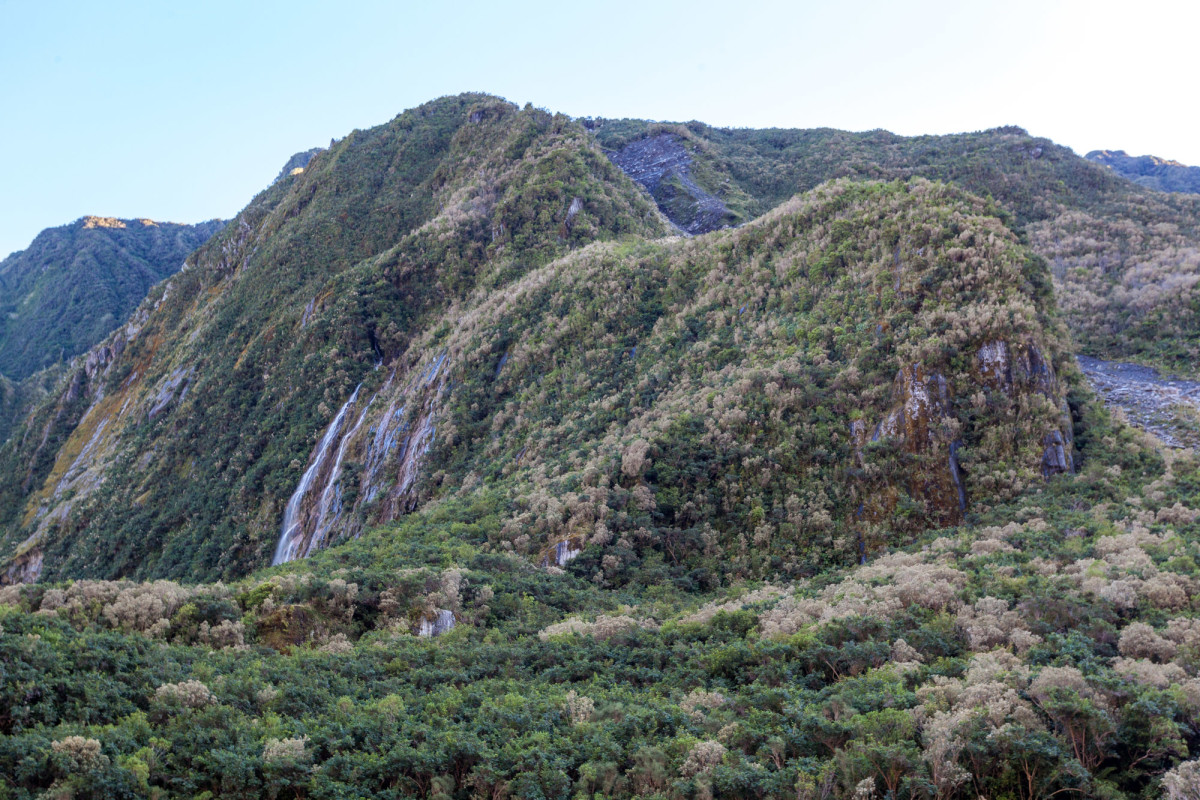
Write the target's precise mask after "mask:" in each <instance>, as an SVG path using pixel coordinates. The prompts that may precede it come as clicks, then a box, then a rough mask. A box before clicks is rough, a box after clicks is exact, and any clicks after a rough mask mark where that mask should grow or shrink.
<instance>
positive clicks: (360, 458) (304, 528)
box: [273, 353, 447, 564]
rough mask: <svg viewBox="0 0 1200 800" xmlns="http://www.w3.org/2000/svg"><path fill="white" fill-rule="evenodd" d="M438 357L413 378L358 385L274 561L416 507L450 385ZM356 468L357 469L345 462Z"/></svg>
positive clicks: (317, 460) (295, 500) (317, 457)
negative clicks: (366, 391)
mask: <svg viewBox="0 0 1200 800" xmlns="http://www.w3.org/2000/svg"><path fill="white" fill-rule="evenodd" d="M445 362H446V355H445V354H444V353H442V354H439V355H437V356H435V357H434V358H432V359H431V360H430V363H428V364H427V365H425V366H424V367H423V368H421V369H419V370H416V371H415V372H414V373H413V374H410V375H399V376H398V372H397V369H396V368H393V369H392V370H391V372H390V373H389V375H388V378H387V380H386V381H385V382H384V384H383V386H382V387H380V388H379V390H378V391H376V392H374V393H372V394H370V396H368V397H365V398H362V397H360V392H361V391H362V386H361V385H360V386H359V387H358V388H357V389H355V390H354V393H353V394H352V395H351V397H350V399H349V400H347V401H346V403H345V404H344V405H343V406H342V407H341V409H339V410H338V412H337V415H336V416H335V417H334V419H333V421H332V422H330V423H329V426H328V427H327V428H326V430H325V432H324V434H323V435H322V437H321V440H320V442H319V443H318V444H317V447H316V448H315V450H314V451H313V455H312V456H311V457H310V458H309V466H308V467H307V469H306V470H305V472H304V475H303V476H302V478H301V480H300V484H299V485H298V486H297V487H296V491H295V493H293V495H292V497H291V500H289V501H288V505H287V509H286V510H285V512H284V518H283V523H282V527H281V531H280V539H279V544H278V546H277V547H276V550H275V558H274V561H273V563H275V564H282V563H284V562H287V561H291V560H293V559H296V558H304V557H306V556H308V555H309V554H311V553H312V552H313V551H314V550H317V549H319V548H321V547H324V546H326V545H328V544H329V543H331V542H332V541H334V540H335V539H337V538H339V537H342V536H347V535H352V536H356V535H358V534H359V533H361V531H362V528H363V525H364V523H365V522H370V523H373V524H380V523H383V522H389V521H391V520H393V519H396V518H397V517H398V516H400V515H401V514H403V513H405V512H407V511H410V510H411V509H412V507H413V505H414V504H415V499H416V498H415V488H416V484H417V479H418V477H419V475H420V472H421V467H422V464H423V462H424V458H425V455H426V453H428V452H429V448H430V446H431V445H432V444H433V437H434V433H435V430H436V426H435V423H436V418H437V408H438V406H439V404H440V403H441V400H442V396H443V394H444V392H445V390H446V388H447V386H446V383H445V381H444V379H441V378H440V376H441V375H442V374H443V372H442V370H443V367H444V366H445ZM349 463H353V464H355V465H358V467H359V470H358V471H357V472H356V473H354V474H346V473H347V470H346V469H345V466H346V465H347V464H349Z"/></svg>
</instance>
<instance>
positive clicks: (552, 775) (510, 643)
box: [0, 403, 1200, 798]
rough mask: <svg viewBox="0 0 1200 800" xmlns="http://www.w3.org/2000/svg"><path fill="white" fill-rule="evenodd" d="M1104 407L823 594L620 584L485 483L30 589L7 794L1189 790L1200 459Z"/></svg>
mask: <svg viewBox="0 0 1200 800" xmlns="http://www.w3.org/2000/svg"><path fill="white" fill-rule="evenodd" d="M1082 407H1084V408H1087V409H1089V410H1088V411H1087V412H1086V414H1085V418H1084V419H1083V420H1082V430H1085V431H1087V437H1086V439H1085V440H1084V441H1082V443H1081V444H1082V448H1081V453H1082V454H1083V456H1084V457H1085V458H1086V462H1085V467H1084V469H1083V471H1082V474H1081V475H1079V476H1077V477H1062V478H1059V479H1056V480H1054V481H1052V482H1050V483H1048V484H1046V485H1045V486H1043V487H1041V488H1038V489H1036V490H1035V491H1031V492H1028V493H1026V494H1025V495H1023V496H1022V497H1021V498H1020V499H1018V500H1016V501H1014V502H1013V503H1007V504H1001V505H997V506H996V507H995V508H993V509H991V510H990V511H988V512H987V513H985V514H982V515H973V516H972V518H971V519H970V520H968V524H967V525H964V526H962V527H959V528H956V529H949V530H943V531H938V532H935V533H933V534H930V535H928V536H927V537H925V538H923V539H921V540H920V541H919V542H918V543H917V544H915V545H914V546H912V547H909V548H904V549H901V550H898V551H895V552H893V553H891V554H889V555H886V556H883V555H881V556H879V557H876V558H874V559H872V562H871V563H870V564H868V565H866V566H863V567H858V568H855V569H853V570H848V571H833V572H829V573H826V574H824V575H822V576H821V577H820V578H819V579H817V580H814V581H804V582H799V583H795V584H791V583H749V584H742V585H739V586H737V587H734V588H730V589H728V590H726V591H722V592H720V593H717V594H712V593H704V592H702V593H693V592H690V591H683V590H681V589H680V588H679V587H678V586H677V585H673V584H672V583H671V582H670V581H664V580H663V579H662V577H661V576H660V575H659V574H658V571H659V570H660V565H659V563H658V562H657V561H656V560H654V559H647V560H644V561H639V562H637V563H633V564H631V565H629V567H628V570H627V572H626V578H625V580H624V581H623V582H622V583H621V584H620V585H618V586H615V587H611V588H607V589H601V588H599V587H598V586H597V585H596V583H595V582H594V581H593V580H592V575H591V572H592V567H591V565H592V564H593V563H594V559H595V558H598V557H599V556H600V553H601V552H602V551H601V550H600V548H599V547H598V546H593V547H592V548H589V551H590V552H588V553H585V554H584V555H583V556H581V557H580V558H578V559H576V560H575V561H573V562H572V563H571V564H570V565H568V568H567V569H566V571H565V572H564V571H562V570H557V569H549V570H547V569H538V568H536V567H534V566H533V565H532V564H530V562H529V561H528V560H526V559H523V558H518V557H514V556H512V555H508V554H501V553H495V552H491V551H490V549H489V547H488V542H489V541H490V540H491V539H492V538H494V537H496V536H497V535H498V534H499V533H500V530H501V527H502V520H503V519H504V517H505V516H506V514H507V513H508V511H509V509H506V508H505V507H504V501H503V500H502V499H501V498H500V497H499V496H497V495H496V494H495V493H494V492H490V491H486V490H480V491H476V492H473V493H469V494H467V495H466V496H464V497H462V498H458V499H453V500H448V501H446V502H444V503H442V504H439V505H438V506H436V507H434V508H431V509H429V510H428V511H425V512H421V513H418V514H415V515H413V516H410V517H407V518H406V519H405V520H404V521H402V522H401V523H399V524H397V525H393V526H389V527H386V528H382V529H379V530H375V531H373V532H371V533H370V534H369V535H367V536H364V537H363V538H362V539H361V540H359V541H356V542H353V543H350V544H346V545H342V546H339V547H335V548H331V549H330V550H327V551H324V552H322V553H320V554H319V555H318V556H316V557H315V558H313V559H311V560H307V561H304V562H298V563H296V564H293V565H288V566H287V567H284V568H278V569H275V570H272V571H269V572H266V573H263V574H260V575H256V576H253V577H251V578H248V579H246V580H244V581H242V582H239V583H237V584H233V585H227V586H222V585H215V586H199V587H192V588H189V587H180V586H177V585H174V584H170V583H166V582H159V583H155V584H143V585H139V584H129V583H111V584H110V583H104V582H95V581H77V582H74V583H68V584H62V585H35V586H27V587H11V588H8V589H5V590H3V592H4V594H3V595H0V600H2V601H3V602H4V603H7V604H8V605H7V606H3V605H0V625H2V626H3V631H4V633H3V637H2V638H0V647H2V648H3V651H4V652H3V655H2V657H0V669H2V670H3V680H0V692H3V698H2V700H0V708H2V709H4V711H3V713H0V774H3V775H4V776H5V780H4V781H2V782H0V796H5V797H13V798H22V797H33V796H35V795H37V794H39V793H41V792H43V791H46V790H47V789H49V790H51V791H52V792H53V796H57V797H78V798H85V797H106V798H115V797H164V798H165V797H196V796H205V797H210V796H211V797H247V798H249V797H260V796H270V797H314V798H317V797H414V796H415V797H455V798H468V797H480V798H484V797H487V798H510V797H511V798H517V797H520V798H535V797H564V798H565V797H612V798H615V797H631V796H642V797H664V798H667V797H681V798H682V797H710V796H711V797H762V798H772V797H778V798H784V797H787V798H791V797H797V796H798V797H801V798H818V797H827V796H834V797H867V796H875V797H885V796H889V793H890V796H894V797H898V798H910V797H939V798H953V797H976V796H987V797H1020V798H1033V797H1037V798H1045V797H1051V796H1053V795H1054V793H1056V792H1058V793H1064V792H1065V793H1067V794H1077V795H1080V796H1089V797H1108V798H1122V797H1125V798H1133V797H1159V796H1165V792H1164V788H1163V787H1164V786H1169V785H1182V786H1184V787H1185V788H1186V786H1189V785H1192V784H1186V783H1183V784H1172V781H1177V780H1186V778H1187V776H1188V775H1189V774H1193V772H1192V771H1193V768H1194V764H1190V765H1189V764H1184V765H1183V766H1176V765H1177V764H1178V762H1180V761H1181V760H1184V759H1187V758H1188V755H1189V753H1190V752H1191V748H1194V747H1195V746H1196V745H1197V743H1198V741H1200V688H1197V687H1200V680H1198V679H1197V678H1196V674H1197V669H1198V668H1200V661H1198V660H1197V653H1198V652H1200V649H1198V648H1200V622H1197V620H1196V619H1195V618H1194V617H1193V615H1194V614H1195V613H1196V611H1197V607H1196V605H1195V603H1196V600H1195V597H1196V594H1195V586H1194V582H1195V574H1196V559H1197V558H1200V524H1198V523H1197V516H1198V515H1197V512H1196V511H1195V510H1193V509H1196V508H1197V507H1200V471H1198V468H1200V464H1198V463H1197V461H1196V460H1195V458H1194V457H1192V456H1190V455H1176V456H1174V457H1172V458H1170V459H1167V460H1164V458H1163V456H1162V455H1161V454H1160V453H1158V452H1157V451H1156V450H1154V449H1153V448H1152V446H1151V443H1149V442H1147V441H1144V440H1142V439H1140V438H1139V437H1138V436H1135V435H1133V434H1131V433H1130V432H1129V431H1128V430H1127V429H1120V428H1113V427H1111V424H1110V422H1109V421H1108V420H1107V419H1106V418H1105V416H1104V415H1103V412H1101V411H1099V410H1097V409H1094V408H1093V407H1092V406H1090V405H1088V404H1087V403H1084V404H1083V405H1082ZM593 552H594V553H595V555H594V556H593V555H592V553H593ZM39 609H40V610H39ZM439 609H444V610H449V611H452V613H453V614H454V615H455V618H456V619H457V621H458V624H457V625H456V626H455V627H454V629H453V630H451V631H450V632H449V633H445V634H443V635H441V636H438V637H436V638H432V639H429V638H421V637H418V636H414V635H413V633H412V632H413V631H414V630H415V629H416V628H417V626H418V625H419V623H420V621H421V620H422V619H428V618H429V617H430V616H431V615H432V614H434V613H436V611H437V610H439ZM1181 776H1182V777H1181ZM1170 796H1171V797H1186V796H1187V795H1186V794H1182V793H1177V794H1173V795H1170Z"/></svg>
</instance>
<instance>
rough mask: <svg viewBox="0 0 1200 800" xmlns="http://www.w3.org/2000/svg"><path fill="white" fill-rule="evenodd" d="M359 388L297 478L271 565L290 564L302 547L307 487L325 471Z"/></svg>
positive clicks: (339, 413) (284, 514)
mask: <svg viewBox="0 0 1200 800" xmlns="http://www.w3.org/2000/svg"><path fill="white" fill-rule="evenodd" d="M361 388H362V384H361V383H360V384H359V385H358V386H357V387H355V389H354V394H352V395H350V399H349V400H347V401H346V402H345V404H344V405H343V406H342V407H341V408H340V409H338V413H337V416H335V417H334V418H333V422H331V423H329V427H328V428H327V429H326V431H325V435H324V436H322V437H321V444H320V445H319V446H318V447H317V457H316V458H314V459H313V463H312V466H310V467H309V468H308V469H306V470H305V471H304V475H303V477H301V478H300V485H299V486H297V487H296V491H295V492H293V493H292V497H291V499H290V500H288V504H287V509H286V510H285V511H284V512H283V525H282V526H281V528H280V534H279V544H278V545H277V546H276V547H275V558H274V559H272V560H271V566H275V565H276V564H283V563H285V562H287V561H291V560H292V559H294V558H296V557H297V555H299V554H300V553H299V550H300V548H301V547H302V546H303V544H304V517H303V515H302V514H301V513H300V512H301V505H302V504H303V502H304V497H305V495H307V494H308V490H309V487H311V486H312V482H313V481H314V480H315V479H316V477H317V476H318V475H319V474H320V473H321V471H322V469H323V468H324V466H325V460H326V458H328V456H329V448H330V447H332V446H333V443H334V441H336V440H337V438H338V435H339V434H340V433H341V430H342V423H343V421H344V420H345V418H346V411H347V410H349V408H350V406H352V405H354V401H355V400H357V399H358V391H359V389H361ZM340 449H341V448H339V451H340Z"/></svg>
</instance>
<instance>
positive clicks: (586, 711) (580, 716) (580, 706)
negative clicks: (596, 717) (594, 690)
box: [566, 689, 596, 725]
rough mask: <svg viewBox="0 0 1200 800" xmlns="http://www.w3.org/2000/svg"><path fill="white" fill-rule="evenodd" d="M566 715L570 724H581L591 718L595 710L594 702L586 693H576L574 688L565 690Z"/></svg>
mask: <svg viewBox="0 0 1200 800" xmlns="http://www.w3.org/2000/svg"><path fill="white" fill-rule="evenodd" d="M566 711H567V717H568V719H570V720H571V724H572V725H582V724H584V723H585V722H589V721H590V720H591V719H592V714H594V713H595V712H596V703H595V701H594V700H592V698H590V697H588V696H587V695H582V694H577V693H576V691H575V690H574V689H572V690H570V691H569V692H567V702H566Z"/></svg>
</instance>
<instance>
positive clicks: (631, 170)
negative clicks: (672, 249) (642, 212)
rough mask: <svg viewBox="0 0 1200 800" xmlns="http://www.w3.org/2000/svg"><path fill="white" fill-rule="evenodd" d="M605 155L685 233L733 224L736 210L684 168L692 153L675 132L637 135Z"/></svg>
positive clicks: (701, 231)
mask: <svg viewBox="0 0 1200 800" xmlns="http://www.w3.org/2000/svg"><path fill="white" fill-rule="evenodd" d="M608 157H609V158H610V159H611V160H612V162H613V163H614V164H616V165H617V166H618V167H620V168H621V169H622V170H624V171H625V173H626V174H627V175H629V177H631V178H633V179H634V180H635V181H637V182H638V183H640V184H641V185H642V186H644V187H645V188H646V191H648V192H649V193H650V196H651V197H653V198H654V201H655V202H656V203H658V207H659V208H660V209H662V212H663V213H664V214H666V215H667V219H669V220H671V222H674V223H675V224H676V225H678V226H679V229H680V230H682V231H684V232H685V233H691V234H697V233H707V232H709V231H715V230H717V229H719V228H726V227H730V226H732V225H735V224H737V215H736V214H734V213H733V212H732V211H730V210H729V209H728V208H726V207H725V204H724V203H723V202H721V200H720V199H719V198H717V197H715V196H714V195H712V194H710V193H709V192H707V191H705V190H704V189H703V188H702V187H700V186H698V185H697V184H696V182H695V181H694V180H692V177H691V175H690V173H689V170H688V166H689V165H690V164H691V163H692V157H691V156H690V155H689V154H688V151H687V149H686V148H684V146H683V143H682V141H681V140H680V138H679V137H678V136H675V135H673V134H670V133H663V134H659V135H658V136H651V137H648V138H645V139H639V140H637V141H634V142H630V143H629V144H627V145H625V147H623V148H622V149H621V151H620V152H618V153H609V154H608Z"/></svg>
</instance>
